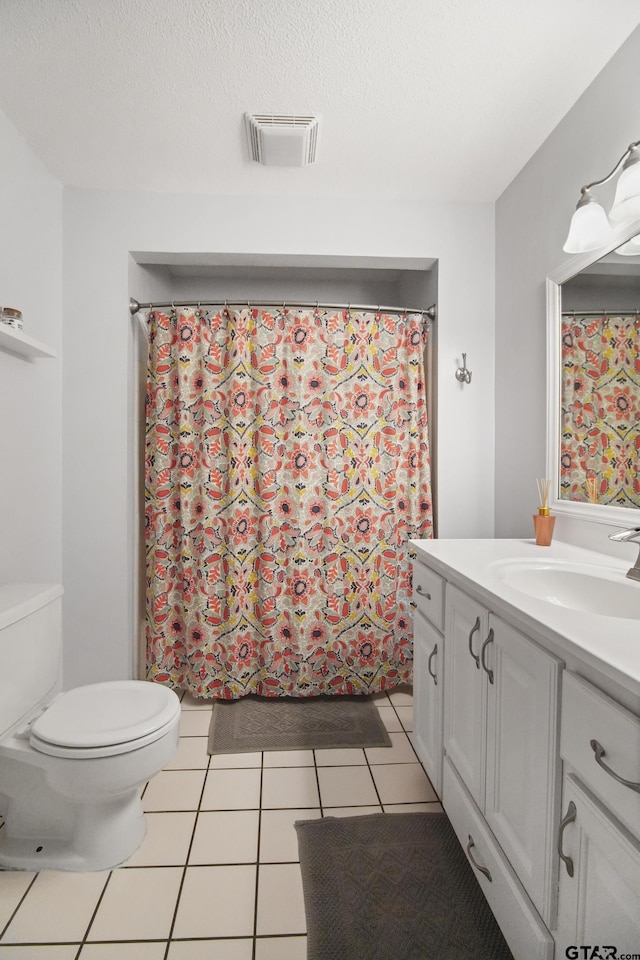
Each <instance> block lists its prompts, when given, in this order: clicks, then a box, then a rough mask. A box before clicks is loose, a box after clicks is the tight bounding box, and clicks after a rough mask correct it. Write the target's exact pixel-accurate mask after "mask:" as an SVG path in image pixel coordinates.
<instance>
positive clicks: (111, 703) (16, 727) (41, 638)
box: [0, 584, 180, 871]
mask: <svg viewBox="0 0 640 960" xmlns="http://www.w3.org/2000/svg"><path fill="white" fill-rule="evenodd" d="M61 595H62V590H61V588H59V587H58V588H55V587H47V586H42V585H26V584H19V585H12V586H11V587H0V656H1V657H2V658H3V661H4V662H5V669H3V671H2V676H1V677H0V813H1V814H2V816H3V817H4V821H5V823H4V826H3V828H2V829H1V830H0V867H4V868H5V869H7V868H8V869H20V870H42V869H56V870H78V871H82V870H104V869H108V868H109V867H113V866H116V865H117V864H119V863H122V862H123V861H124V860H126V859H128V857H130V856H131V854H132V853H133V852H134V851H135V850H136V849H137V847H138V846H139V844H140V843H141V841H142V839H143V837H144V833H145V818H144V813H143V810H142V805H141V803H140V792H141V788H142V786H143V785H144V784H145V783H146V781H147V780H148V779H149V778H150V777H152V776H154V775H155V774H156V773H157V772H158V771H159V770H161V769H162V767H163V766H165V764H166V763H168V762H169V760H170V759H171V758H172V756H173V755H174V754H175V751H176V749H177V745H178V736H179V733H178V725H179V721H180V702H179V700H178V697H177V696H176V695H175V693H174V692H173V691H172V690H169V689H168V688H166V687H163V686H160V685H159V684H153V683H148V682H146V681H141V680H123V681H110V682H106V683H95V684H90V685H88V686H82V687H76V688H75V689H72V690H69V691H67V692H65V693H61V692H60V679H59V673H60V671H59V662H60V653H61V631H60V606H61ZM56 648H58V649H57V654H55V655H54V651H55V649H56ZM38 654H40V655H41V656H40V657H39V656H38ZM7 661H14V662H12V663H9V669H6V665H7ZM25 661H26V662H25ZM11 668H13V669H11ZM43 673H44V674H46V678H45V676H43ZM45 688H47V689H46V690H45Z"/></svg>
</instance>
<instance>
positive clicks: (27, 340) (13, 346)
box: [0, 323, 56, 357]
mask: <svg viewBox="0 0 640 960" xmlns="http://www.w3.org/2000/svg"><path fill="white" fill-rule="evenodd" d="M0 349H2V350H7V351H8V352H10V353H19V354H20V355H21V356H23V357H55V356H56V352H55V350H52V349H51V347H49V346H47V344H46V343H42V342H41V341H40V340H35V339H34V338H33V337H29V336H27V334H26V333H24V332H23V331H22V330H15V329H14V328H13V327H10V326H9V325H8V324H6V323H0Z"/></svg>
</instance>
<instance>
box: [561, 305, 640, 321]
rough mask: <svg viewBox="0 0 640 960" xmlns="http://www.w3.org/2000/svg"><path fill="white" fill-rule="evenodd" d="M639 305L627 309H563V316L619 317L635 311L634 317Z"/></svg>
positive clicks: (639, 309)
mask: <svg viewBox="0 0 640 960" xmlns="http://www.w3.org/2000/svg"><path fill="white" fill-rule="evenodd" d="M639 311H640V307H632V308H631V309H629V310H621V309H620V308H618V309H617V310H563V311H562V316H563V317H576V318H577V317H621V316H624V315H626V314H630V313H635V315H636V317H637V316H638V313H639Z"/></svg>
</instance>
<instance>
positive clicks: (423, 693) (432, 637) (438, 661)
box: [413, 600, 444, 797]
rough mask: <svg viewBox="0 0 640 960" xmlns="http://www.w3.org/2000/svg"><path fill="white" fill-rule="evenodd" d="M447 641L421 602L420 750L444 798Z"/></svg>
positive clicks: (416, 640)
mask: <svg viewBox="0 0 640 960" xmlns="http://www.w3.org/2000/svg"><path fill="white" fill-rule="evenodd" d="M443 656H444V651H443V639H442V637H441V636H440V634H439V633H437V632H436V631H435V630H434V629H433V627H432V626H431V625H430V624H429V623H427V620H426V618H425V616H424V614H423V613H422V611H421V609H420V601H419V600H418V601H417V606H416V609H415V610H414V617H413V687H414V711H415V716H414V722H415V728H414V733H415V738H416V748H417V750H418V754H419V756H420V759H421V760H422V762H423V764H424V767H425V770H426V771H427V774H428V776H429V779H430V780H431V783H432V784H433V788H434V790H435V791H436V793H437V794H438V796H439V797H440V796H441V795H442V792H441V791H442V685H443V670H442V665H443V662H444V661H443Z"/></svg>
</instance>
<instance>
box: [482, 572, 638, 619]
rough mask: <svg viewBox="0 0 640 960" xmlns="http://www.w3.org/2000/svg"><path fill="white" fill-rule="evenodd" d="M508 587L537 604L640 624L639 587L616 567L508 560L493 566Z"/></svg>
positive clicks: (496, 573)
mask: <svg viewBox="0 0 640 960" xmlns="http://www.w3.org/2000/svg"><path fill="white" fill-rule="evenodd" d="M492 571H493V573H494V574H495V575H496V576H497V577H498V579H500V580H502V581H503V582H504V583H505V584H506V585H507V586H509V587H512V588H513V589H514V590H518V591H519V592H520V593H525V594H527V595H528V596H530V597H534V598H535V599H537V600H544V601H546V602H547V603H553V604H555V605H556V606H559V607H566V608H567V609H569V610H576V611H579V612H581V613H589V614H595V615H596V616H601V617H620V618H622V619H625V620H640V583H637V582H635V581H633V580H628V579H627V578H626V577H625V575H624V572H621V571H620V570H617V569H615V568H613V567H604V566H603V567H599V566H595V565H593V566H592V565H590V564H581V563H569V562H565V561H563V560H546V561H544V560H541V561H533V560H508V561H501V562H499V563H495V564H492Z"/></svg>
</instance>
